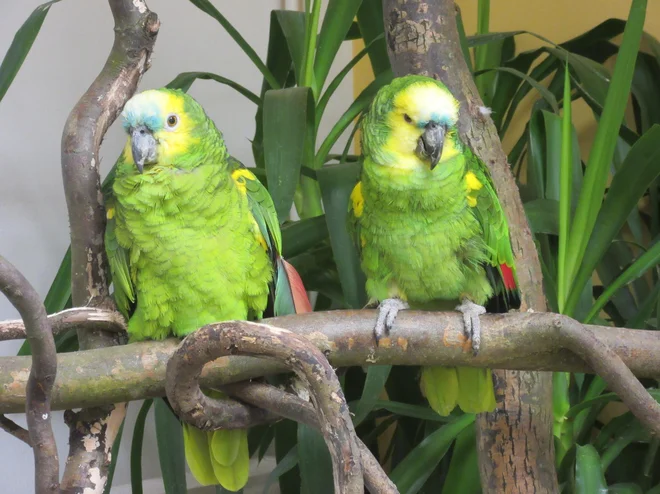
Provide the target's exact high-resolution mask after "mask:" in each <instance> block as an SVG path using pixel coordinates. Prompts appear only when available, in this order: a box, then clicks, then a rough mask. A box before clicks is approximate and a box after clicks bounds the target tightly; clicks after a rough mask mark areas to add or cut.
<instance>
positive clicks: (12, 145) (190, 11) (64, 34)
mask: <svg viewBox="0 0 660 494" xmlns="http://www.w3.org/2000/svg"><path fill="white" fill-rule="evenodd" d="M43 1H44V0H20V1H19V0H13V1H9V0H4V1H2V2H0V56H4V53H5V52H6V50H7V49H8V48H9V45H10V43H11V41H12V39H13V36H14V33H15V32H16V30H17V29H18V28H19V27H20V26H21V24H22V23H23V22H24V21H25V19H27V17H28V16H29V14H30V13H31V12H32V10H33V9H34V8H35V7H36V6H37V5H39V4H41V3H42V2H43ZM299 3H300V2H297V1H295V0H289V1H283V0H241V1H240V2H236V1H231V0H214V4H215V5H216V7H217V8H218V9H219V10H221V11H222V12H223V13H224V14H225V15H226V16H227V17H228V18H229V20H230V21H231V22H232V23H233V24H234V26H235V27H236V28H237V29H238V30H239V31H240V32H241V33H242V34H243V36H244V37H245V38H246V39H248V40H249V42H250V43H251V44H252V46H253V47H254V48H255V50H256V51H257V53H258V54H259V55H260V56H261V57H262V58H265V55H266V47H267V42H268V27H269V15H270V10H271V9H275V8H281V7H282V5H286V6H287V7H288V8H295V7H297V5H299ZM148 4H149V6H150V8H151V9H152V10H154V11H155V12H157V13H158V14H159V16H160V19H161V23H162V24H161V31H160V34H159V36H158V42H157V44H156V51H155V54H154V57H153V60H152V68H151V70H149V72H148V73H147V74H146V75H145V77H144V79H143V81H142V84H141V87H140V89H147V88H153V87H159V86H162V85H165V84H167V83H168V82H169V81H170V80H172V79H173V78H174V77H175V76H176V75H177V74H178V73H180V72H183V71H209V72H215V73H218V74H221V75H223V76H225V77H229V78H232V79H234V80H236V81H238V82H239V83H241V84H243V85H245V86H246V87H247V88H249V89H251V90H252V91H254V92H256V93H258V92H259V90H260V87H261V76H260V74H259V72H258V71H257V69H255V68H254V66H253V65H252V63H251V62H250V61H249V59H248V58H247V57H246V56H245V55H244V54H243V52H242V51H241V50H240V49H239V48H238V47H237V45H236V44H235V43H234V42H233V40H232V39H231V38H230V37H229V36H228V35H227V34H226V33H225V32H224V31H223V30H222V28H221V27H220V25H219V24H218V23H217V22H216V21H214V20H213V19H212V18H210V17H208V16H207V15H206V14H204V13H202V12H201V11H199V10H198V9H197V8H196V7H194V6H193V5H192V4H190V3H188V2H185V1H172V0H168V1H166V0H160V1H158V0H151V1H148ZM112 27H113V24H112V17H111V14H110V9H109V7H108V5H107V2H105V1H101V0H95V1H90V0H63V1H62V2H61V3H59V4H55V5H54V6H53V7H52V8H51V10H50V12H49V14H48V16H47V18H46V21H45V23H44V25H43V27H42V30H41V32H40V34H39V36H38V38H37V40H36V42H35V44H34V45H33V47H32V50H31V52H30V54H29V55H28V58H27V60H26V61H25V63H24V65H23V67H22V68H21V70H20V72H19V73H18V76H17V77H16V79H15V80H14V83H13V85H12V86H11V88H10V89H9V91H8V93H7V94H6V95H5V97H4V99H3V100H2V102H0V253H2V255H3V256H5V257H6V258H7V259H8V260H10V261H11V262H12V263H14V265H16V266H17V267H18V268H19V269H20V270H21V271H22V272H23V274H24V275H25V276H26V277H27V278H28V280H30V282H31V283H32V284H33V285H34V286H35V288H36V289H37V290H38V292H39V293H40V294H41V295H42V297H43V296H45V295H46V293H47V291H48V287H49V286H50V282H51V281H52V279H53V276H54V275H55V272H56V270H57V267H58V266H59V262H60V261H61V258H62V255H63V254H64V252H65V249H66V247H67V245H68V243H69V236H68V235H69V232H68V220H67V212H66V204H65V200H64V195H63V192H62V183H61V172H60V139H61V134H62V127H63V125H64V122H65V120H66V118H67V116H68V114H69V111H70V110H71V108H72V107H73V106H74V105H75V103H76V102H77V100H78V99H79V98H80V96H81V95H82V94H83V93H84V91H85V90H86V89H87V88H88V86H89V85H90V83H91V82H92V81H93V79H94V78H95V77H96V75H97V74H98V71H99V70H100V69H101V67H102V66H103V63H104V62H105V59H106V57H107V54H108V52H109V49H110V46H111V44H112V39H113V35H112ZM350 57H351V47H350V45H349V44H347V43H345V44H344V46H343V47H342V50H341V52H340V56H339V57H338V61H337V64H336V65H337V66H338V67H341V66H343V65H344V64H345V63H346V62H347V61H348V60H349V59H350ZM335 69H336V68H335ZM190 93H191V94H192V95H193V96H194V97H195V98H197V99H198V100H199V101H200V102H201V103H202V105H203V106H204V107H205V108H206V110H207V112H208V113H209V115H210V116H211V118H213V119H214V120H215V122H216V124H217V125H218V127H219V128H220V129H221V130H222V131H223V132H224V135H225V139H226V141H227V145H228V147H229V150H230V152H231V153H232V154H233V155H234V156H236V157H237V158H239V159H240V160H242V161H243V162H244V163H246V164H250V163H251V161H252V160H251V157H252V154H251V148H250V142H249V141H248V139H250V138H252V136H253V134H254V106H253V104H252V103H250V102H249V101H248V100H246V99H245V98H243V97H242V96H240V95H238V94H237V93H236V92H234V91H233V90H232V89H229V88H227V87H225V86H221V85H219V84H217V83H215V82H210V81H198V82H196V83H195V84H194V85H193V87H192V89H191V91H190ZM335 98H336V99H335V100H334V101H335V103H334V104H332V105H330V106H329V108H328V110H327V115H326V118H325V119H324V124H325V125H323V127H322V131H321V135H323V134H324V132H325V131H327V129H328V128H329V124H331V123H332V122H334V121H336V119H337V118H338V117H339V115H341V113H342V112H343V111H344V110H345V109H346V108H347V107H348V105H349V104H350V101H351V99H352V83H351V80H350V77H349V78H347V80H346V81H345V83H344V84H343V85H342V87H341V88H340V89H339V90H338V92H337V94H336V96H335ZM124 139H125V137H124V135H123V134H122V130H121V127H120V126H119V125H118V124H115V125H113V127H112V128H111V129H110V132H109V133H108V135H107V137H106V139H105V141H104V144H103V147H102V150H101V158H102V171H103V173H104V174H105V173H106V172H107V171H108V170H109V168H110V166H111V165H112V164H113V163H114V161H115V159H116V156H117V155H118V153H119V152H120V149H121V147H122V145H123V141H124ZM344 142H345V141H342V143H340V144H339V146H342V147H343V143H344ZM0 298H1V297H0ZM15 317H17V313H16V312H15V311H14V309H13V308H12V307H11V306H10V304H9V303H8V302H7V301H6V300H4V298H2V299H0V320H2V319H8V318H15ZM19 346H20V342H5V343H0V355H13V354H15V352H16V350H17V349H18V347H19ZM138 407H139V404H136V403H134V404H131V406H130V407H129V417H130V418H131V421H130V422H129V423H128V424H127V426H126V431H127V432H128V434H127V435H126V436H125V438H124V441H122V447H121V455H120V456H121V460H120V464H119V466H118V469H117V472H116V476H115V483H114V485H115V486H120V485H122V484H127V483H129V471H128V454H129V447H130V432H131V431H132V421H133V420H134V418H135V415H136V413H137V409H138ZM11 418H13V419H14V420H16V421H17V422H19V423H23V424H24V421H23V417H22V416H21V415H15V416H11ZM53 426H54V428H55V433H56V437H57V441H58V446H59V451H60V462H61V464H62V466H63V464H64V460H65V459H66V452H67V448H68V445H67V439H68V434H67V433H68V430H67V428H66V427H65V426H64V424H63V422H62V415H61V413H56V414H54V415H53ZM154 439H155V438H154V436H153V430H152V429H151V428H147V431H146V438H145V446H144V451H145V456H144V458H145V464H144V466H143V471H144V477H145V478H155V477H159V476H160V470H159V466H158V460H157V454H156V450H155V440H154ZM155 485H156V488H155V489H156V490H154V491H153V492H160V488H159V487H158V483H155ZM113 490H114V489H113ZM0 492H7V493H9V492H11V493H23V492H26V493H27V492H33V466H32V452H31V450H30V449H29V448H28V447H27V446H25V445H24V444H22V443H20V442H19V441H17V440H16V439H14V438H12V437H10V436H9V435H7V434H5V433H2V432H1V431H0ZM126 492H127V491H126Z"/></svg>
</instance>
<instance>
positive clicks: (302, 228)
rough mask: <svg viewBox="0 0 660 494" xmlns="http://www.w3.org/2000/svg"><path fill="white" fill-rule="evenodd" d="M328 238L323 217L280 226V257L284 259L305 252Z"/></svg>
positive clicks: (326, 226)
mask: <svg viewBox="0 0 660 494" xmlns="http://www.w3.org/2000/svg"><path fill="white" fill-rule="evenodd" d="M328 236H329V233H328V225H327V224H326V221H325V215H323V216H316V217H314V218H307V219H304V220H300V221H293V222H287V223H284V225H282V251H283V252H282V255H283V256H284V258H290V257H294V256H297V255H299V254H302V253H304V252H307V251H308V250H309V249H311V248H312V247H314V246H316V245H317V244H319V243H320V242H322V241H323V240H325V239H326V238H328Z"/></svg>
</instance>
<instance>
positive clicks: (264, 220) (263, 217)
mask: <svg viewBox="0 0 660 494" xmlns="http://www.w3.org/2000/svg"><path fill="white" fill-rule="evenodd" d="M229 166H230V170H232V172H235V171H236V170H240V169H245V170H248V171H249V169H248V168H247V167H245V166H244V165H243V164H242V163H241V162H240V161H238V160H237V159H235V158H230V160H229ZM239 180H240V183H241V184H242V185H244V186H245V190H246V195H247V199H248V205H249V207H250V213H251V214H252V217H253V218H254V221H255V222H256V223H257V226H258V227H259V231H260V232H261V235H262V237H263V238H264V241H265V242H266V246H267V250H268V253H269V255H270V257H271V259H272V260H273V267H274V269H275V275H274V278H275V279H274V283H273V289H272V298H273V311H274V313H275V315H276V316H283V315H287V314H296V313H301V312H311V305H310V303H309V299H308V298H307V293H306V291H305V287H304V286H303V283H302V280H301V279H300V275H298V273H297V272H296V270H295V269H294V268H293V266H292V265H291V264H289V263H287V262H286V261H285V260H284V259H283V258H282V233H281V231H280V224H279V221H278V219H277V211H276V210H275V205H274V204H273V199H272V198H271V197H270V194H269V193H268V190H266V188H265V187H264V186H263V184H262V183H261V182H260V181H259V179H258V178H257V177H256V176H254V174H252V172H250V174H249V175H247V174H244V175H241V176H240V177H239Z"/></svg>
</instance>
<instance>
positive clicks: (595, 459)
mask: <svg viewBox="0 0 660 494" xmlns="http://www.w3.org/2000/svg"><path fill="white" fill-rule="evenodd" d="M575 493H576V494H607V484H606V483H605V476H604V475H603V471H602V469H601V467H600V457H599V456H598V452H597V451H596V448H594V447H593V446H592V445H591V444H587V445H586V446H579V445H578V446H577V453H576V458H575Z"/></svg>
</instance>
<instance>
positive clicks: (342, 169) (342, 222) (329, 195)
mask: <svg viewBox="0 0 660 494" xmlns="http://www.w3.org/2000/svg"><path fill="white" fill-rule="evenodd" d="M359 174H360V168H359V167H358V166H355V165H354V164H349V163H342V164H339V165H326V166H324V167H323V168H321V169H320V170H318V171H317V175H318V180H319V184H320V186H321V194H322V196H323V206H324V208H325V220H326V222H327V224H328V231H329V232H330V243H331V245H332V252H333V256H334V259H335V262H336V263H337V271H338V273H339V279H340V281H341V287H342V290H343V292H344V299H345V301H346V304H347V306H348V307H350V308H353V309H360V308H362V307H364V304H365V303H366V298H367V297H366V294H365V291H364V283H365V278H364V274H363V273H362V269H361V268H360V258H359V256H358V252H357V248H356V246H355V244H354V242H353V238H351V236H350V234H349V233H348V229H347V221H348V219H347V216H348V201H349V197H350V195H351V192H352V191H353V187H354V186H355V184H356V183H357V181H358V177H359Z"/></svg>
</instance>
